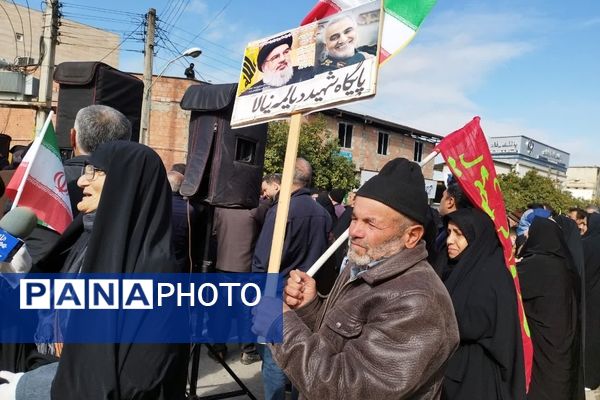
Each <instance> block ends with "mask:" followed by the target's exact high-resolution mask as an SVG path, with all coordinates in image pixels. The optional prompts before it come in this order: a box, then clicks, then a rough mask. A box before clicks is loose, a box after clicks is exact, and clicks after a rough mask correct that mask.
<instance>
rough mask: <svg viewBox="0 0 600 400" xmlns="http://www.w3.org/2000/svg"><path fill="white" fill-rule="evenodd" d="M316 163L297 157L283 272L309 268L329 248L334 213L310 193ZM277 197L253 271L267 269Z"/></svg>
mask: <svg viewBox="0 0 600 400" xmlns="http://www.w3.org/2000/svg"><path fill="white" fill-rule="evenodd" d="M311 178H312V167H311V166H310V164H309V163H308V161H306V160H305V159H303V158H298V159H297V160H296V171H295V174H294V183H293V185H292V197H291V199H290V209H289V213H288V219H287V226H286V231H285V241H284V243H283V255H282V259H281V266H280V268H279V272H280V273H281V274H282V275H287V274H288V273H289V272H290V271H291V269H292V268H298V269H301V270H303V271H306V270H308V269H309V268H310V266H311V265H312V264H313V263H314V262H315V261H317V259H318V258H319V257H320V256H321V254H323V253H324V252H325V250H327V246H328V241H327V235H328V233H329V232H330V231H331V217H330V216H329V214H328V213H327V211H325V209H324V208H323V207H321V206H320V205H319V204H317V203H316V202H315V201H314V200H313V199H312V198H311V197H310V190H309V189H307V187H308V186H309V185H310V180H311ZM276 213H277V201H275V202H274V204H273V206H272V207H271V208H270V209H269V211H267V216H266V217H265V223H264V225H263V228H262V230H261V232H260V236H259V237H258V241H257V242H256V248H255V250H254V257H253V260H252V272H267V266H268V264H269V255H270V252H271V242H272V241H273V231H274V229H275V214H276Z"/></svg>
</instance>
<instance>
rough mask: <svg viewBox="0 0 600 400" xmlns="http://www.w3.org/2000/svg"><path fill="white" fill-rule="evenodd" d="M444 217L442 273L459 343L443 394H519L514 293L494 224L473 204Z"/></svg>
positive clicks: (511, 399) (510, 399)
mask: <svg viewBox="0 0 600 400" xmlns="http://www.w3.org/2000/svg"><path fill="white" fill-rule="evenodd" d="M445 223H446V226H447V228H448V238H447V240H446V243H447V254H446V257H447V259H446V262H445V265H444V268H443V270H442V279H443V281H444V284H445V285H446V288H447V289H448V292H449V293H450V297H451V298H452V303H453V304H454V310H455V312H456V319H457V321H458V329H459V333H460V344H459V347H458V350H457V351H456V353H454V355H453V356H452V357H451V358H450V360H449V362H448V366H447V368H446V372H445V374H444V383H443V391H442V398H443V399H448V400H459V399H460V400H463V399H464V400H474V399H477V400H494V399H503V400H523V399H525V368H524V363H523V344H522V339H521V328H520V325H519V316H518V311H517V295H516V291H515V287H514V283H513V279H512V277H511V276H510V273H509V271H508V270H507V268H506V266H505V262H504V256H503V252H502V247H501V246H500V242H499V241H498V238H497V236H496V233H495V230H494V225H493V223H492V221H491V220H490V218H489V217H488V216H487V215H486V214H484V213H483V212H481V211H479V210H475V209H459V210H458V211H455V212H453V213H450V214H448V215H447V216H446V217H445ZM440 257H441V256H440ZM442 261H443V260H442Z"/></svg>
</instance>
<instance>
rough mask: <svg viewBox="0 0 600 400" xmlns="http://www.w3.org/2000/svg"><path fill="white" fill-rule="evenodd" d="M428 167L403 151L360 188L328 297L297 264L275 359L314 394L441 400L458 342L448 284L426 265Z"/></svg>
mask: <svg viewBox="0 0 600 400" xmlns="http://www.w3.org/2000/svg"><path fill="white" fill-rule="evenodd" d="M427 212H428V205H427V194H426V192H425V182H424V179H423V174H422V172H421V168H420V167H419V165H417V164H416V163H414V162H411V161H408V160H406V159H404V158H397V159H394V160H392V161H390V162H388V163H387V164H386V165H385V166H384V167H383V169H382V170H381V172H380V173H379V174H378V175H377V176H375V177H373V178H371V179H370V180H369V181H367V182H366V183H365V184H364V185H363V186H362V187H361V188H360V189H359V190H358V192H357V194H356V202H355V205H354V210H353V215H352V223H351V224H350V239H349V249H348V255H347V260H346V261H345V266H344V267H343V270H342V272H341V273H340V275H339V276H338V278H337V280H336V282H335V285H334V287H333V289H332V290H331V293H330V294H329V298H328V299H327V300H325V299H323V298H322V297H320V296H317V293H316V285H315V281H314V279H312V278H311V277H309V276H308V275H307V274H306V273H304V272H302V271H299V270H294V271H292V272H291V273H290V277H289V279H288V281H287V286H286V288H285V294H284V314H283V342H282V343H281V344H274V345H271V346H270V347H271V350H272V353H273V357H274V359H275V360H276V362H277V363H278V364H279V366H280V367H281V368H282V369H283V370H284V371H285V373H286V375H287V376H288V377H289V378H290V380H291V381H292V383H293V385H294V387H296V388H298V390H299V391H300V394H301V395H302V396H303V397H304V398H310V399H334V398H335V399H338V398H343V399H366V398H370V399H384V398H385V399H387V398H395V399H400V398H411V399H437V398H439V396H440V393H441V383H442V377H443V368H444V366H445V364H446V361H447V359H448V358H449V357H450V355H451V354H452V353H453V352H454V350H455V349H456V346H457V344H458V327H457V323H456V318H455V316H454V311H453V308H452V302H451V300H450V297H449V296H448V292H447V291H446V289H445V287H444V285H443V284H442V282H441V281H440V279H439V278H438V277H437V275H436V274H435V272H434V271H433V269H432V268H431V266H430V265H429V264H428V263H427V261H426V258H427V251H426V250H425V243H424V241H423V240H422V237H423V233H424V227H423V225H424V224H425V223H426V218H427Z"/></svg>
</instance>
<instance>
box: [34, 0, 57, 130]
mask: <svg viewBox="0 0 600 400" xmlns="http://www.w3.org/2000/svg"><path fill="white" fill-rule="evenodd" d="M58 18H59V14H58V0H46V11H45V15H44V37H43V48H44V52H43V54H44V58H43V60H42V66H41V70H40V89H39V92H38V101H39V102H41V103H44V106H43V107H42V108H40V109H38V111H37V112H36V115H35V129H36V132H39V131H40V129H42V126H43V125H44V122H45V121H46V118H47V117H48V113H49V112H50V109H51V108H52V75H53V73H54V56H55V54H56V43H57V40H58ZM41 56H42V55H41V54H40V57H41Z"/></svg>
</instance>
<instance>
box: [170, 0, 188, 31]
mask: <svg viewBox="0 0 600 400" xmlns="http://www.w3.org/2000/svg"><path fill="white" fill-rule="evenodd" d="M189 4H190V0H185V5H184V1H183V0H182V1H181V3H180V9H179V10H177V11H176V12H175V17H174V18H173V19H172V21H171V24H172V25H173V26H175V25H177V22H179V19H180V18H181V15H182V14H183V12H184V11H185V9H186V8H187V7H188V6H189Z"/></svg>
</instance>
